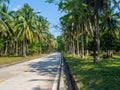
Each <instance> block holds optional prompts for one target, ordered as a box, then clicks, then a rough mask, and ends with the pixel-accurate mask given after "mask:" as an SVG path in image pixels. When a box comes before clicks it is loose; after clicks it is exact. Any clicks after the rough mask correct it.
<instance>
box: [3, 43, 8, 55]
mask: <svg viewBox="0 0 120 90" xmlns="http://www.w3.org/2000/svg"><path fill="white" fill-rule="evenodd" d="M7 52H8V42H7V41H6V42H5V51H4V56H6V55H7Z"/></svg>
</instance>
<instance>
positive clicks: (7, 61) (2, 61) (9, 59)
mask: <svg viewBox="0 0 120 90" xmlns="http://www.w3.org/2000/svg"><path fill="white" fill-rule="evenodd" d="M45 55H47V54H41V55H32V56H27V58H26V60H32V59H35V58H39V57H43V56H45ZM22 60H23V58H22V57H12V56H10V57H0V65H4V64H11V63H13V62H18V61H22Z"/></svg>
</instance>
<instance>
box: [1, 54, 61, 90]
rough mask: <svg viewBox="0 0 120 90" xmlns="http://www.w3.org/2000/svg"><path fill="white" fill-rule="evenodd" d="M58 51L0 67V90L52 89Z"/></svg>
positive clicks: (58, 61) (56, 69)
mask: <svg viewBox="0 0 120 90" xmlns="http://www.w3.org/2000/svg"><path fill="white" fill-rule="evenodd" d="M60 60H61V54H60V53H54V54H51V55H49V56H46V57H43V58H38V59H34V60H31V61H28V62H24V63H20V64H16V65H13V66H9V67H4V68H0V90H52V88H53V85H54V82H55V77H56V75H57V71H58V68H59V64H60Z"/></svg>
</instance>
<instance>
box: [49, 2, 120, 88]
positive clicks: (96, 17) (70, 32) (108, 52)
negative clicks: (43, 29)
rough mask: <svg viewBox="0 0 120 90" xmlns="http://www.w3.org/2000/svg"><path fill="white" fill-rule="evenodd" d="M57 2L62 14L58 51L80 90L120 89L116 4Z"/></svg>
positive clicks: (119, 8)
mask: <svg viewBox="0 0 120 90" xmlns="http://www.w3.org/2000/svg"><path fill="white" fill-rule="evenodd" d="M47 1H48V2H49V3H56V2H57V1H58V0H47ZM57 3H58V7H59V10H60V11H61V12H63V13H64V15H63V16H62V17H61V18H60V21H61V29H62V32H63V33H62V35H61V36H58V37H57V42H58V50H59V51H61V52H64V54H65V58H66V61H67V63H68V64H69V67H70V68H71V72H72V73H73V75H74V76H75V79H78V80H76V83H78V85H79V87H80V88H81V90H120V1H119V0H59V1H58V2H57ZM66 54H69V55H66Z"/></svg>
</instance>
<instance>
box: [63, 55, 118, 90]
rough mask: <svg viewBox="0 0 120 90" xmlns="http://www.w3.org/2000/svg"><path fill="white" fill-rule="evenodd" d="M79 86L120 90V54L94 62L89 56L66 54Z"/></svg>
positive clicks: (90, 89)
mask: <svg viewBox="0 0 120 90" xmlns="http://www.w3.org/2000/svg"><path fill="white" fill-rule="evenodd" d="M65 58H66V62H67V63H68V65H69V67H70V70H71V72H72V74H73V75H74V77H75V81H76V83H77V86H78V87H79V89H81V90H119V89H120V56H114V57H113V58H112V59H102V61H101V62H97V63H93V58H92V57H91V56H87V57H86V58H84V59H81V58H80V57H79V56H74V57H72V56H71V55H65Z"/></svg>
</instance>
